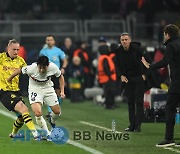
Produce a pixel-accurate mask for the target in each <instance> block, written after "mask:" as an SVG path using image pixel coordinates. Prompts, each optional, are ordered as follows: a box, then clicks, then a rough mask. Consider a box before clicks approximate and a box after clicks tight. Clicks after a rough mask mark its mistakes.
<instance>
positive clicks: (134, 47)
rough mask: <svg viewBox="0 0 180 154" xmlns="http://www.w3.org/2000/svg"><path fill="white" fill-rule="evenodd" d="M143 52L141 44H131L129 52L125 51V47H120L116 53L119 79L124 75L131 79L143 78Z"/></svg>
mask: <svg viewBox="0 0 180 154" xmlns="http://www.w3.org/2000/svg"><path fill="white" fill-rule="evenodd" d="M142 56H143V50H142V48H141V45H140V43H135V42H133V43H131V44H130V47H129V50H128V51H125V50H124V48H123V46H120V47H119V48H118V49H117V51H116V56H115V57H116V59H115V63H116V67H117V70H118V71H117V72H118V77H120V76H121V75H124V76H126V77H127V78H128V80H129V79H132V78H137V77H141V76H142V74H144V71H145V68H144V66H143V64H142V62H141V57H142Z"/></svg>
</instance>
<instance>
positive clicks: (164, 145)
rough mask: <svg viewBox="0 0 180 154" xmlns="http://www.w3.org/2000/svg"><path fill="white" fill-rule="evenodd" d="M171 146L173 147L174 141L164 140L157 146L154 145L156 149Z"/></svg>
mask: <svg viewBox="0 0 180 154" xmlns="http://www.w3.org/2000/svg"><path fill="white" fill-rule="evenodd" d="M172 145H175V142H174V140H164V141H162V142H160V143H159V144H156V147H168V146H172Z"/></svg>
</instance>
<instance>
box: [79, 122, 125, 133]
mask: <svg viewBox="0 0 180 154" xmlns="http://www.w3.org/2000/svg"><path fill="white" fill-rule="evenodd" d="M79 122H80V123H82V124H85V125H89V126H92V127H97V128H100V129H104V130H107V131H110V132H112V129H109V128H106V127H103V126H99V125H96V124H93V123H90V122H86V121H79ZM116 133H122V132H119V131H116Z"/></svg>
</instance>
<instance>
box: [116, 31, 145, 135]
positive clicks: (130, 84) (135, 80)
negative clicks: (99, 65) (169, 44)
mask: <svg viewBox="0 0 180 154" xmlns="http://www.w3.org/2000/svg"><path fill="white" fill-rule="evenodd" d="M120 42H121V46H120V47H119V48H118V50H117V52H116V66H117V69H118V71H119V74H118V76H119V77H120V78H121V81H122V82H123V84H124V88H125V94H126V96H127V99H128V110H129V122H130V125H129V127H128V128H126V129H125V131H136V132H140V131H141V121H142V116H143V102H144V101H143V98H144V80H145V75H144V73H145V72H144V69H143V68H144V67H143V65H142V63H141V56H142V54H143V52H142V50H141V46H140V43H132V42H131V36H130V34H128V33H122V34H121V36H120Z"/></svg>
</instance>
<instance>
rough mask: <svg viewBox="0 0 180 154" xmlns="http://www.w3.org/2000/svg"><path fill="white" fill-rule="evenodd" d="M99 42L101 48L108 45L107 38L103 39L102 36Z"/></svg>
mask: <svg viewBox="0 0 180 154" xmlns="http://www.w3.org/2000/svg"><path fill="white" fill-rule="evenodd" d="M98 42H99V46H101V45H107V39H106V38H105V37H103V36H101V37H100V38H99V40H98Z"/></svg>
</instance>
